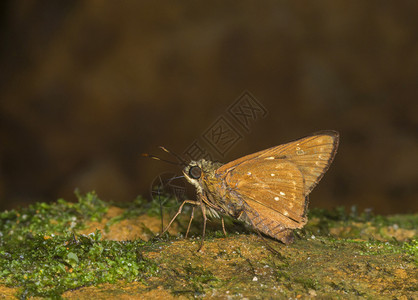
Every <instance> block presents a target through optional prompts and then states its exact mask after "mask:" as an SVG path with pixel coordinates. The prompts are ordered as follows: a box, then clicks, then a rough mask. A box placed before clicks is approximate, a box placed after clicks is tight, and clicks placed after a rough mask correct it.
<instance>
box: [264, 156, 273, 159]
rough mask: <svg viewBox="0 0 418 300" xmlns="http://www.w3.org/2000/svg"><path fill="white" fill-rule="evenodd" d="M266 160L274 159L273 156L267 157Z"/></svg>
mask: <svg viewBox="0 0 418 300" xmlns="http://www.w3.org/2000/svg"><path fill="white" fill-rule="evenodd" d="M266 159H268V160H271V159H274V156H270V157H267V158H266Z"/></svg>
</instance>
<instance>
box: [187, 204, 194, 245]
mask: <svg viewBox="0 0 418 300" xmlns="http://www.w3.org/2000/svg"><path fill="white" fill-rule="evenodd" d="M194 208H195V207H194V206H193V208H192V215H191V216H190V221H189V226H187V231H186V236H185V237H186V239H187V236H188V235H189V230H190V225H192V220H193V217H194Z"/></svg>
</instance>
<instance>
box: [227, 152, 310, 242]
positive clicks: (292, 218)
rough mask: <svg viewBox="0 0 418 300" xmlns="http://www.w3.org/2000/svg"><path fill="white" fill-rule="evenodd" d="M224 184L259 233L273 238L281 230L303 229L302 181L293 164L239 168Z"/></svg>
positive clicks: (256, 165)
mask: <svg viewBox="0 0 418 300" xmlns="http://www.w3.org/2000/svg"><path fill="white" fill-rule="evenodd" d="M224 181H225V183H226V185H227V186H228V187H229V190H230V193H232V194H234V196H235V197H238V198H239V199H241V200H242V202H243V206H244V207H243V208H244V213H246V214H247V217H248V218H249V219H250V220H251V222H250V223H252V225H253V226H255V227H256V228H258V229H259V230H260V231H262V232H264V233H266V234H269V235H271V236H273V237H275V235H276V233H278V232H281V231H282V230H283V229H284V228H291V229H294V228H301V227H303V225H305V223H306V221H307V219H306V216H305V214H306V213H305V210H306V204H307V203H306V202H307V201H306V199H305V198H306V197H305V195H304V193H303V192H304V189H303V187H304V179H303V176H302V173H301V172H300V170H299V169H298V167H297V166H296V165H295V164H293V163H291V162H288V161H281V162H279V163H273V162H271V161H266V160H263V159H261V160H260V161H259V162H257V164H254V165H249V164H242V165H240V166H239V167H237V168H235V169H234V170H233V171H231V172H229V173H228V174H227V175H226V177H225V179H224Z"/></svg>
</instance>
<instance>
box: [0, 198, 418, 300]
mask: <svg viewBox="0 0 418 300" xmlns="http://www.w3.org/2000/svg"><path fill="white" fill-rule="evenodd" d="M77 198H78V202H76V203H69V202H66V201H64V200H58V201H57V203H52V204H46V203H37V204H34V205H31V206H30V207H28V208H24V209H20V210H13V211H8V212H7V211H6V212H3V213H0V283H2V284H3V286H4V285H7V286H9V287H18V288H19V292H18V296H19V297H20V298H27V297H29V296H44V297H48V298H59V297H61V296H62V294H63V293H64V292H65V291H68V290H72V289H77V292H78V291H81V290H84V289H78V288H80V287H86V286H97V285H98V284H101V283H111V284H112V286H111V288H113V294H112V295H116V294H120V295H123V294H128V295H132V296H138V295H142V296H143V295H144V294H146V296H148V297H150V295H154V296H155V297H160V298H161V297H166V295H167V294H158V293H159V291H160V292H161V291H162V290H163V291H165V292H167V291H168V292H167V293H168V294H169V295H170V293H171V295H174V296H178V295H184V296H186V297H205V296H208V297H210V296H211V295H215V296H216V295H219V296H220V297H222V296H225V295H231V296H233V297H238V298H241V297H251V295H254V293H257V295H260V297H261V298H262V297H273V298H275V297H276V298H277V297H278V298H280V297H282V298H298V297H302V298H303V297H311V296H312V297H314V296H315V295H317V296H319V297H325V298H327V297H328V298H339V297H340V298H346V297H359V296H360V297H364V298H373V297H389V298H390V296H393V297H400V296H402V295H404V294H405V295H407V296H408V297H409V296H410V297H413V296H415V295H416V284H415V282H413V281H411V280H408V279H405V278H414V274H416V266H417V263H418V260H417V256H418V240H417V238H416V237H414V238H409V239H403V240H402V241H401V240H399V241H398V240H396V239H394V238H392V237H390V238H386V237H385V235H384V234H385V232H384V234H381V235H380V236H379V237H382V240H377V239H375V238H374V236H375V233H376V232H379V231H382V228H383V227H385V226H386V227H390V228H392V229H394V230H395V227H396V228H397V229H396V230H397V231H402V230H403V229H406V231H408V230H409V231H410V232H415V231H414V230H415V228H416V227H414V226H416V225H417V221H418V217H417V216H416V215H415V216H405V218H402V216H394V217H381V216H373V215H372V214H370V213H361V214H360V213H358V212H357V211H356V210H355V209H352V210H351V211H350V212H348V213H347V212H346V211H345V209H342V208H339V209H337V210H334V211H325V210H314V211H312V212H311V213H310V222H309V223H308V224H307V226H306V227H305V228H304V229H302V230H299V231H297V232H296V239H295V243H293V244H291V245H283V244H281V243H278V242H276V241H273V240H269V239H268V238H266V239H260V237H259V236H258V235H256V234H251V233H250V232H251V230H250V229H249V228H246V227H245V226H243V224H242V223H240V222H237V221H234V220H231V219H226V220H225V221H226V222H225V223H226V230H227V232H228V236H227V237H225V236H224V235H223V232H222V230H221V228H222V227H221V223H220V221H219V220H214V221H213V220H209V222H208V228H207V232H206V234H207V235H206V237H207V238H206V239H205V244H204V246H203V249H202V252H197V249H198V248H199V245H200V238H201V230H202V219H201V215H200V213H199V210H196V214H195V221H193V224H192V229H191V236H193V233H194V234H196V237H197V238H191V239H183V238H173V237H172V238H167V235H164V236H162V237H155V238H153V239H152V240H151V241H149V242H145V241H142V240H140V239H138V240H133V241H111V240H105V239H103V238H102V235H101V232H100V231H96V232H94V233H92V234H90V235H82V234H78V233H77V232H79V230H80V229H83V228H84V227H85V226H87V227H88V226H89V223H90V226H91V222H96V221H97V222H100V221H102V222H101V226H102V227H101V228H103V224H104V223H105V222H106V221H107V220H108V218H109V215H114V212H115V211H116V212H118V213H120V215H118V216H116V217H114V218H112V219H110V221H107V225H108V228H110V227H111V226H116V227H111V228H112V230H113V229H119V230H122V229H123V230H126V228H127V227H117V226H118V224H119V221H121V220H125V219H131V222H123V223H120V224H121V225H120V226H122V224H125V225H123V226H130V225H126V224H135V222H136V221H135V218H137V217H139V216H141V215H143V214H147V215H148V216H155V219H153V218H151V219H150V218H147V219H148V220H151V222H154V224H155V221H156V220H157V222H158V221H159V218H160V216H161V212H162V211H163V212H164V213H167V212H170V213H172V212H173V211H175V210H176V209H175V206H176V205H178V203H177V202H176V200H175V199H173V198H164V197H161V198H160V199H156V200H154V201H152V202H150V203H146V202H145V200H144V199H143V198H141V197H138V198H137V199H136V200H135V201H133V202H132V203H128V204H123V205H118V206H119V207H121V208H124V210H123V211H121V210H119V209H116V210H115V209H113V208H112V210H110V211H109V214H108V215H106V212H107V211H108V210H109V208H110V207H111V205H110V204H108V203H105V202H103V201H101V200H100V199H99V198H98V197H97V195H96V194H95V193H88V194H86V195H79V194H77ZM167 207H169V208H170V209H172V211H168V209H167ZM185 211H186V213H185V214H184V215H183V216H181V217H180V218H178V225H180V226H178V228H179V230H183V231H181V232H183V233H184V231H185V229H186V228H187V225H188V220H189V215H187V209H185ZM111 212H113V213H112V214H111ZM94 224H97V223H94ZM157 224H158V223H157ZM374 227H376V228H375V229H373V231H371V228H374ZM340 228H342V230H340ZM398 229H399V230H398ZM237 231H238V232H243V233H244V234H234V233H235V232H237ZM410 232H409V234H410ZM151 236H152V235H151ZM360 236H361V238H360ZM266 243H267V244H268V246H267V245H266ZM270 246H271V247H270ZM271 248H274V249H275V251H271V250H270V249H271ZM414 272H415V273H414ZM407 276H409V277H407ZM127 285H130V286H131V290H129V291H126V290H123V288H124V287H125V286H127ZM108 286H109V285H105V287H103V286H102V288H103V289H104V290H106V288H107V287H108ZM111 288H109V289H111ZM92 289H93V288H92ZM99 291H100V289H97V288H96V289H93V292H94V293H97V292H99ZM71 293H73V292H71ZM71 293H69V294H71ZM74 293H76V292H74ZM148 293H155V294H148ZM66 295H67V294H66ZM66 297H67V296H66ZM74 297H75V298H77V297H78V296H77V295H74Z"/></svg>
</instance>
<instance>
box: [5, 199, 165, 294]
mask: <svg viewBox="0 0 418 300" xmlns="http://www.w3.org/2000/svg"><path fill="white" fill-rule="evenodd" d="M77 196H78V200H79V201H78V202H77V203H69V202H65V201H64V200H58V202H57V203H55V204H46V203H36V204H34V205H31V206H30V207H28V208H26V209H22V210H21V211H16V210H13V211H9V212H3V213H1V214H0V237H1V239H0V278H1V281H2V282H3V283H5V284H6V285H8V286H18V287H20V292H19V296H20V297H23V298H25V297H27V296H48V297H58V296H59V295H61V294H62V293H63V292H64V291H66V290H69V289H74V288H78V287H82V286H88V285H94V284H97V283H104V282H116V281H117V280H119V279H124V280H127V281H133V280H141V279H142V278H144V277H146V276H151V275H153V274H155V272H156V271H157V267H156V265H155V264H154V263H153V262H152V261H148V260H146V259H144V258H143V257H142V255H141V252H140V251H141V249H142V248H143V247H144V246H145V245H146V243H145V242H144V241H141V240H136V241H126V242H117V241H106V240H102V239H101V233H100V231H96V233H94V234H91V235H89V236H86V235H76V234H73V233H72V230H75V229H78V228H81V227H82V226H83V224H84V223H85V222H86V221H99V220H101V218H102V217H103V215H104V214H105V212H106V211H107V209H108V206H107V204H106V203H104V202H103V201H101V200H100V199H98V197H97V195H96V194H95V193H89V194H87V195H85V196H81V195H77Z"/></svg>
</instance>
